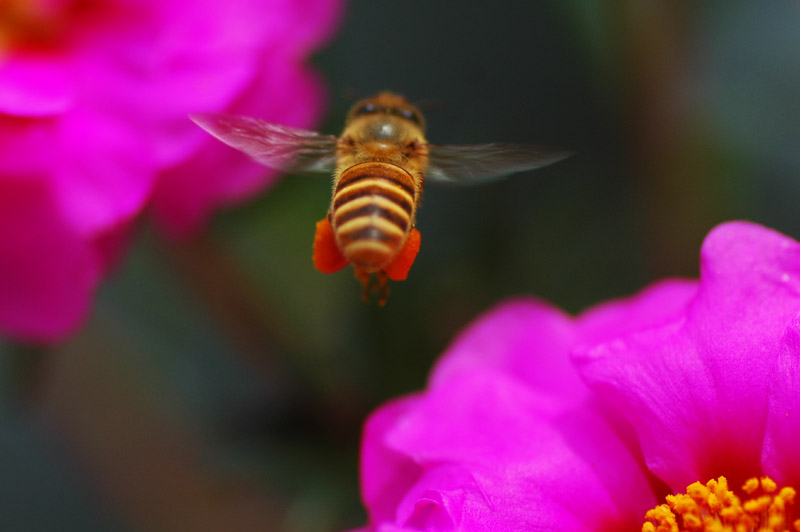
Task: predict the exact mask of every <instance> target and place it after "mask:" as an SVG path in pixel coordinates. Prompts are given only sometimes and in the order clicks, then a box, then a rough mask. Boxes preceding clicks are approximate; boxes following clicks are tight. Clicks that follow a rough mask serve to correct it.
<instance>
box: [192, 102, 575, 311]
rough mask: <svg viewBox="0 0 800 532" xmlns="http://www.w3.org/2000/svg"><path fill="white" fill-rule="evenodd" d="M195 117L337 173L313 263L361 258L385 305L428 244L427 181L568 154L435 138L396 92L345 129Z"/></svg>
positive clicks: (265, 149)
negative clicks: (424, 233) (423, 241)
mask: <svg viewBox="0 0 800 532" xmlns="http://www.w3.org/2000/svg"><path fill="white" fill-rule="evenodd" d="M191 118H192V120H194V122H195V123H197V124H198V125H199V126H200V127H202V128H203V129H205V130H206V131H207V132H209V133H210V134H211V135H213V136H215V137H216V138H218V139H219V140H221V141H222V142H224V143H225V144H228V145H229V146H232V147H233V148H236V149H237V150H240V151H242V152H244V153H246V154H247V155H249V156H250V157H252V158H253V159H255V160H256V161H258V162H259V163H261V164H264V165H266V166H268V167H271V168H274V169H278V170H281V171H303V172H326V173H329V174H330V173H332V174H333V191H332V195H331V203H330V206H329V208H328V213H327V215H326V216H325V217H324V218H323V219H322V220H320V221H319V222H318V223H317V227H316V234H315V236H314V250H313V262H314V266H315V267H316V268H317V269H318V270H319V271H321V272H323V273H333V272H336V271H339V270H341V269H342V268H344V267H345V266H347V265H348V264H352V265H353V267H354V270H355V276H356V278H357V279H358V280H359V281H360V282H361V284H362V287H363V296H362V297H363V299H364V300H365V301H366V300H369V297H370V294H374V295H376V296H377V299H378V303H379V304H380V305H384V304H385V303H386V298H387V296H388V282H387V280H389V279H391V280H393V281H403V280H405V279H406V277H407V276H408V271H409V269H410V268H411V265H412V264H413V263H414V259H415V258H416V256H417V252H418V251H419V246H420V233H419V231H418V230H417V228H416V226H415V218H416V213H417V209H418V207H419V204H420V199H421V198H422V189H423V183H425V182H426V181H430V182H434V183H451V184H469V183H476V182H480V181H484V180H488V179H492V178H498V177H502V176H506V175H509V174H512V173H515V172H522V171H525V170H532V169H534V168H540V167H542V166H545V165H548V164H551V163H554V162H556V161H559V160H561V159H563V158H565V157H566V156H568V155H569V154H568V153H565V152H557V151H550V150H546V149H542V148H539V147H535V146H528V145H519V144H506V143H492V144H475V145H461V146H457V145H450V146H446V145H445V146H440V145H435V144H429V143H428V141H427V139H426V138H425V119H424V118H423V116H422V113H420V111H419V109H417V108H416V107H415V106H414V105H412V104H411V103H409V102H408V101H407V100H406V99H405V98H403V97H402V96H400V95H397V94H394V93H391V92H381V93H380V94H378V95H376V96H374V97H371V98H367V99H365V100H361V101H359V102H358V103H356V104H355V105H354V106H353V107H352V108H351V109H350V111H349V113H348V114H347V119H346V121H345V127H344V131H343V132H342V134H341V135H340V136H339V137H336V136H334V135H325V134H322V133H317V132H314V131H307V130H303V129H296V128H291V127H287V126H283V125H278V124H272V123H269V122H265V121H263V120H259V119H257V118H251V117H245V116H232V115H225V114H196V115H192V116H191Z"/></svg>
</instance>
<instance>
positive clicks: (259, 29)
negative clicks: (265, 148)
mask: <svg viewBox="0 0 800 532" xmlns="http://www.w3.org/2000/svg"><path fill="white" fill-rule="evenodd" d="M341 8H342V2H341V0H268V1H264V0H196V1H188V0H159V1H156V0H143V1H138V0H137V1H129V0H97V1H92V2H76V1H75V0H50V1H47V2H22V4H21V7H20V9H19V12H18V13H15V15H14V16H15V17H17V18H15V19H14V21H13V26H8V24H9V21H6V22H5V23H3V22H0V26H3V25H4V24H5V26H6V27H5V28H0V33H4V37H5V39H4V42H3V53H2V57H0V197H2V198H3V199H7V198H10V197H15V195H18V194H23V193H24V195H25V198H24V200H25V202H27V203H26V204H29V205H31V208H32V213H31V216H29V217H25V216H23V214H24V213H21V212H19V211H17V210H14V211H12V212H10V213H7V215H6V216H4V217H3V222H4V223H7V224H13V225H9V226H0V234H2V235H4V236H3V240H2V242H3V243H4V245H6V246H11V245H17V246H20V248H19V249H12V248H4V249H0V255H3V256H8V257H12V258H10V259H9V260H8V262H7V264H5V265H4V267H6V268H7V269H8V270H9V275H11V278H13V279H17V278H20V279H19V282H17V283H16V285H15V286H14V289H13V290H11V289H6V290H4V291H2V292H0V297H5V298H9V299H7V300H2V301H0V308H2V309H4V311H3V312H2V313H0V329H2V330H3V331H8V334H10V335H13V336H14V337H15V338H20V339H25V338H28V339H32V340H37V341H39V340H42V339H49V340H56V339H57V338H58V336H59V335H63V334H67V333H68V332H69V328H70V327H74V326H76V325H77V324H78V323H79V322H80V320H79V316H78V315H79V314H81V313H84V312H86V311H87V310H88V305H87V298H89V297H90V296H91V291H92V290H93V289H94V287H95V286H96V284H97V280H98V278H99V277H100V276H101V275H102V274H103V273H105V272H106V271H107V270H108V268H109V266H110V264H111V263H112V262H113V261H114V260H115V259H116V258H118V257H119V256H120V255H121V254H122V252H123V250H124V244H125V242H126V240H127V238H128V229H129V228H130V227H131V226H132V225H133V220H134V219H135V218H137V217H138V215H139V214H140V213H141V212H142V211H143V210H145V209H146V208H148V207H150V206H151V205H155V209H154V210H155V211H156V213H157V216H158V218H159V220H161V221H163V223H164V224H165V225H168V226H169V227H168V228H167V229H168V230H172V232H174V233H177V232H183V233H186V232H188V231H190V230H196V229H198V228H199V227H200V224H201V223H202V222H203V221H205V220H206V219H207V218H208V217H209V216H210V214H211V211H212V210H213V209H215V208H217V207H219V206H221V205H225V204H229V203H232V202H234V201H241V200H244V199H247V198H249V197H250V196H252V195H253V194H255V193H258V192H259V191H261V190H263V189H264V188H265V187H266V186H267V185H268V184H269V183H270V182H271V181H272V180H274V179H275V178H276V175H275V174H274V173H272V172H269V171H267V170H265V169H263V168H261V167H259V166H257V165H256V164H255V163H253V162H251V161H248V160H246V159H244V158H243V157H242V156H240V155H236V156H234V155H233V154H231V153H228V152H225V150H226V149H227V148H225V147H224V146H222V145H220V144H219V143H217V142H216V141H214V139H212V138H211V137H209V136H208V135H207V134H205V133H204V132H203V131H202V130H200V129H199V128H198V127H196V126H195V125H194V124H193V123H192V122H191V121H190V120H189V119H188V114H190V113H192V112H198V111H212V112H214V111H216V112H224V111H228V112H236V111H239V112H246V113H249V114H255V115H260V116H263V117H265V118H269V119H272V120H275V121H278V122H285V123H287V124H289V125H294V126H299V127H313V126H314V123H315V122H316V121H317V120H318V119H319V118H320V116H321V113H322V102H323V88H322V84H321V83H320V81H319V79H318V78H317V77H316V76H315V75H314V74H313V72H311V71H310V70H309V69H308V67H307V66H306V65H305V61H306V59H307V56H308V54H309V53H310V52H311V51H312V50H313V49H314V48H316V47H317V46H319V45H320V44H321V43H322V42H323V41H324V40H325V39H326V38H328V37H329V35H330V33H331V32H332V31H333V29H334V28H335V27H336V25H337V23H338V21H339V16H340V12H341ZM17 19H19V20H17ZM3 30H5V31H3ZM26 180H32V181H35V183H29V184H28V185H24V182H25V181H26ZM21 183H22V184H21ZM21 186H23V188H24V187H28V188H24V190H22V189H20V187H21ZM20 190H22V192H21V191H20ZM36 193H38V194H41V197H40V198H36V197H34V196H32V195H35V194H36ZM48 208H50V209H52V212H49V213H48V212H45V210H46V209H48ZM48 223H49V224H54V225H53V227H51V228H50V233H49V234H48V238H41V234H42V233H43V232H45V231H46V229H47V228H46V226H47V224H48ZM28 224H30V225H28ZM56 224H57V227H56ZM52 235H61V237H62V238H61V239H60V240H59V245H58V246H52V247H51V248H50V249H35V247H36V246H37V245H42V246H44V245H47V244H46V243H47V242H49V241H50V238H49V236H52ZM67 245H70V246H75V247H74V249H64V246H67ZM53 249H58V250H60V251H61V255H60V257H61V259H62V260H63V261H66V262H68V263H69V264H68V265H67V266H66V269H65V270H64V271H65V272H70V275H71V276H70V277H67V276H59V275H57V272H55V271H51V270H50V269H49V268H50V266H51V265H54V264H58V261H57V260H56V261H53V260H49V259H48V258H51V251H52V250H53ZM26 264H27V266H26ZM80 268H83V270H81V269H80ZM36 275H40V276H41V278H40V279H38V281H37V278H36ZM15 282H16V281H15ZM58 283H68V284H69V286H57V284H58ZM40 285H41V286H40ZM70 297H73V298H74V300H71V301H70V300H69V298H70ZM16 307H18V308H19V309H20V310H19V312H15V311H14V309H15V308H16ZM36 308H38V309H39V312H40V317H41V323H39V324H38V325H37V324H35V323H34V322H35V321H36V320H35V309H36ZM66 324H70V325H69V326H67V325H66Z"/></svg>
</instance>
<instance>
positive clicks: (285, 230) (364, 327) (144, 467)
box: [0, 0, 800, 532]
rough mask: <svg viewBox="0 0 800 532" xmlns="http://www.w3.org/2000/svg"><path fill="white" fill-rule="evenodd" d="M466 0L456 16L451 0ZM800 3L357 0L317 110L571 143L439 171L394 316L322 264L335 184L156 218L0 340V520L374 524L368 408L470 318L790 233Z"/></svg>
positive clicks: (125, 527) (587, 293)
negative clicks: (384, 106) (320, 248)
mask: <svg viewBox="0 0 800 532" xmlns="http://www.w3.org/2000/svg"><path fill="white" fill-rule="evenodd" d="M455 5H457V6H458V7H453V6H455ZM798 27H800V4H798V3H797V2H796V1H789V0H784V1H775V2H770V3H768V4H755V3H749V2H739V1H735V2H731V1H727V0H726V1H722V0H717V1H707V2H702V3H695V2H688V1H685V2H589V1H586V0H562V1H560V2H516V1H512V0H503V1H500V0H498V1H495V2H491V3H489V2H482V1H477V0H469V1H467V0H464V1H461V2H458V3H457V4H450V5H449V6H446V5H445V3H444V2H423V1H417V0H412V1H409V2H403V3H397V2H391V1H389V0H370V1H364V0H361V1H358V0H354V1H352V2H351V3H350V5H349V9H348V12H347V15H346V17H345V20H344V23H343V26H342V28H341V31H340V33H339V34H338V35H337V36H336V38H335V39H334V40H333V41H332V42H331V44H330V46H329V47H328V48H327V49H325V50H324V51H323V52H321V53H319V54H318V55H317V56H316V58H315V60H314V62H315V64H316V65H317V67H318V68H319V69H320V70H321V71H322V73H323V74H324V76H325V77H326V78H327V82H328V84H329V87H330V112H329V113H328V118H327V120H326V122H325V123H324V124H322V125H321V126H320V129H321V130H323V131H325V132H330V133H338V132H339V131H340V129H341V127H342V122H343V118H344V114H345V112H346V110H347V108H348V107H349V106H350V105H351V104H352V103H353V102H354V101H355V100H357V99H359V98H361V97H365V96H368V95H371V94H372V93H374V92H376V91H379V90H383V89H391V90H394V91H397V92H400V93H403V94H405V95H406V96H407V97H408V98H409V99H411V100H412V101H417V102H423V106H424V108H425V109H426V112H427V119H428V138H429V140H431V141H432V142H434V143H481V142H491V141H515V142H534V143H538V144H543V145H546V146H552V147H554V148H561V149H568V150H572V151H574V152H575V155H574V156H573V157H572V158H570V159H568V160H566V161H563V162H560V163H558V164H556V165H553V166H550V167H547V168H545V169H542V170H538V171H536V172H529V173H524V174H519V175H516V176H513V177H511V178H509V179H507V180H505V181H502V182H499V183H495V184H491V185H486V186H480V187H471V188H435V187H433V186H430V187H428V188H427V189H426V192H425V197H424V201H423V206H422V209H421V211H420V213H419V216H418V219H417V225H418V227H419V229H420V231H421V233H422V249H421V252H420V254H419V257H418V258H417V261H416V263H415V265H414V267H413V268H412V270H411V273H410V276H409V279H408V281H406V282H403V283H394V284H393V285H392V294H391V296H390V299H389V303H388V305H387V306H386V307H385V308H379V307H377V306H374V305H365V304H363V303H362V302H361V300H360V287H359V285H358V283H357V281H356V280H355V279H354V278H353V276H352V270H351V269H347V270H344V271H342V272H340V273H337V274H334V275H329V276H326V275H322V274H319V273H318V272H317V271H315V270H314V268H313V266H312V263H311V243H312V239H313V234H314V224H315V222H316V221H317V220H319V219H320V218H322V217H323V216H324V215H325V212H326V209H327V206H328V202H329V198H330V196H329V195H330V183H329V181H328V180H327V179H315V178H309V177H287V178H286V179H284V180H282V181H280V182H279V183H278V184H277V185H276V186H274V187H273V188H272V189H271V190H269V191H268V192H267V193H265V194H264V195H263V196H261V197H259V198H257V199H255V200H254V201H253V202H251V203H250V204H247V205H243V206H240V207H237V208H235V209H232V210H230V211H227V212H224V213H221V214H220V215H218V216H217V217H216V218H215V221H214V223H213V225H212V226H211V227H210V228H209V229H208V231H207V232H205V233H204V234H202V235H201V236H200V237H198V238H196V239H194V240H192V241H190V242H173V241H168V240H165V239H163V238H161V237H160V236H159V235H158V234H157V232H156V231H155V230H154V229H153V228H151V227H150V226H149V225H148V224H147V223H143V225H142V227H141V230H140V232H139V234H138V237H137V239H136V241H135V242H134V243H133V247H132V249H131V251H130V252H129V254H128V255H127V256H126V257H125V259H124V261H123V262H122V263H121V265H120V267H119V270H118V271H117V273H116V274H115V275H114V276H113V277H112V278H111V279H110V280H108V281H107V282H105V283H104V285H103V287H102V288H101V290H100V292H99V294H98V296H97V298H96V304H95V310H94V312H93V314H92V316H91V319H90V320H89V322H88V323H87V324H86V325H85V327H83V329H82V330H81V331H80V332H79V333H78V334H76V335H75V336H74V338H72V339H71V340H70V341H68V342H66V343H65V344H64V345H61V346H59V347H54V348H32V347H26V346H19V345H9V344H0V353H1V354H2V357H1V358H0V530H15V531H16V530H25V531H31V532H38V531H42V532H44V531H47V532H49V531H60V532H63V531H73V530H75V531H114V532H117V531H119V532H122V531H151V530H152V531H184V530H186V531H190V530H191V531H195V532H196V531H206V530H208V531H212V530H236V531H251V530H252V531H255V530H261V531H263V530H274V531H287V532H289V531H290V532H294V531H307V532H323V531H334V530H343V529H347V528H353V527H357V526H360V525H362V524H363V523H364V519H365V515H364V513H363V510H362V508H361V504H360V502H359V494H358V445H359V437H360V430H361V426H362V423H363V421H364V419H365V417H366V416H367V414H368V413H369V412H370V411H371V410H372V409H374V408H375V407H376V406H377V405H379V404H381V403H383V402H385V401H386V400H388V399H390V398H392V397H396V396H398V395H402V394H405V393H409V392H412V391H414V390H418V389H420V388H422V387H423V386H424V384H425V379H426V375H427V372H428V370H429V368H430V367H431V364H432V363H433V362H434V360H435V359H436V357H437V356H438V355H439V354H440V353H441V352H442V351H443V350H444V349H445V348H446V347H447V345H448V343H449V342H450V341H451V339H452V338H453V336H454V335H455V334H456V333H457V332H458V331H459V330H461V329H462V328H463V327H464V326H465V325H467V324H468V323H469V322H470V321H471V320H472V319H474V318H475V317H476V316H477V315H479V314H480V313H481V312H483V311H485V310H486V309H488V308H490V307H491V306H492V305H494V304H495V303H497V302H499V301H502V300H503V299H505V298H509V297H514V296H516V295H520V294H527V295H533V296H536V297H539V298H543V299H545V300H547V301H550V302H552V303H553V304H555V305H557V306H559V307H561V308H564V309H566V310H567V311H569V312H572V313H576V312H579V311H580V310H582V309H584V308H586V307H588V306H591V305H593V304H595V303H597V302H600V301H602V300H605V299H608V298H614V297H622V296H625V295H628V294H631V293H633V292H635V291H637V290H639V289H641V288H642V287H643V286H645V285H646V284H648V283H650V282H652V281H654V280H656V279H659V278H662V277H665V276H689V277H694V276H696V275H697V274H698V252H699V248H700V245H701V242H702V239H703V237H704V235H705V234H706V233H707V232H708V231H709V230H710V229H711V228H712V227H713V226H714V225H716V224H718V223H719V222H721V221H724V220H729V219H749V220H753V221H756V222H759V223H761V224H764V225H767V226H770V227H772V228H774V229H776V230H779V231H781V232H783V233H785V234H788V235H790V236H793V237H794V238H798V237H800V212H798V209H797V198H798V195H799V194H800V32H799V31H797V29H798Z"/></svg>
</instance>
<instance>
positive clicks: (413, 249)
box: [385, 227, 421, 281]
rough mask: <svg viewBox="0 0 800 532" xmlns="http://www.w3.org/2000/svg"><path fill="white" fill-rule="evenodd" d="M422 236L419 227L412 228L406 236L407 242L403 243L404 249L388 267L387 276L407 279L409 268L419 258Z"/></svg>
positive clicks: (401, 279) (392, 278)
mask: <svg viewBox="0 0 800 532" xmlns="http://www.w3.org/2000/svg"><path fill="white" fill-rule="evenodd" d="M420 241H421V237H420V234H419V231H417V228H416V227H414V228H412V229H411V232H410V233H408V238H406V243H405V244H403V249H401V250H400V253H398V254H397V257H396V258H395V259H394V261H393V262H392V263H391V264H390V265H389V267H388V268H386V270H385V272H386V276H387V277H389V279H391V280H392V281H405V280H406V277H408V270H410V269H411V265H412V264H414V259H415V258H417V253H418V252H419V244H420Z"/></svg>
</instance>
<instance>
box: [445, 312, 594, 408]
mask: <svg viewBox="0 0 800 532" xmlns="http://www.w3.org/2000/svg"><path fill="white" fill-rule="evenodd" d="M576 338H577V331H576V327H575V323H574V322H573V319H572V317H570V316H568V315H567V314H565V313H563V312H561V311H560V310H558V309H556V308H554V307H552V306H551V305H548V304H546V303H543V302H540V301H537V300H534V299H521V300H518V301H511V302H508V303H504V304H503V305H501V306H499V307H498V308H496V309H494V310H493V311H492V312H489V313H487V314H486V315H484V316H482V317H481V318H479V319H478V320H477V321H476V322H475V323H474V324H472V325H471V326H470V327H469V328H468V329H466V330H465V331H464V332H463V333H462V334H461V335H459V337H458V338H457V339H456V340H455V341H454V342H453V345H452V346H450V348H449V349H448V350H447V352H446V353H445V354H444V355H443V356H442V358H441V359H440V360H439V361H438V362H437V364H436V367H435V368H434V370H433V372H432V375H431V379H430V382H431V386H434V387H435V386H439V384H440V383H441V382H442V381H447V380H448V379H450V378H453V376H455V375H458V374H459V373H464V372H467V373H469V372H475V371H484V370H485V371H494V370H497V371H502V372H504V373H506V374H507V375H513V376H514V377H516V378H518V379H520V380H522V381H524V382H525V384H526V385H527V386H529V387H531V388H533V389H537V390H541V391H543V392H548V393H551V394H553V395H557V396H560V397H562V398H564V399H569V400H571V401H575V402H580V401H581V399H582V398H583V397H584V395H585V394H586V393H588V390H587V388H586V386H585V385H584V384H583V381H581V379H580V377H579V376H578V374H577V373H576V372H575V368H574V367H573V366H572V364H571V363H570V361H569V358H568V357H566V356H553V354H554V353H567V352H568V350H569V348H570V347H571V346H572V345H573V344H574V342H575V341H576Z"/></svg>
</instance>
